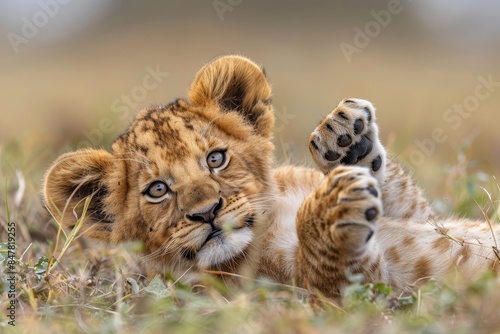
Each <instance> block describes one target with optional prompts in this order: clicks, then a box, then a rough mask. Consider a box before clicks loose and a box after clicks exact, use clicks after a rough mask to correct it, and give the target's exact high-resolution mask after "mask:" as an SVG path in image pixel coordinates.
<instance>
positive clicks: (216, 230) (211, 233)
mask: <svg viewBox="0 0 500 334" xmlns="http://www.w3.org/2000/svg"><path fill="white" fill-rule="evenodd" d="M221 234H222V230H221V229H220V228H218V229H215V230H213V231H212V232H210V234H209V235H208V237H207V240H205V242H204V244H206V243H207V242H208V241H209V240H211V239H213V238H215V237H218V236H219V235H221Z"/></svg>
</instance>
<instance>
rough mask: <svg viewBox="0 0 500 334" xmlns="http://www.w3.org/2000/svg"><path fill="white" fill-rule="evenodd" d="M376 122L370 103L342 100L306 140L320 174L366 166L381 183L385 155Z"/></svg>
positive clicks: (373, 108)
mask: <svg viewBox="0 0 500 334" xmlns="http://www.w3.org/2000/svg"><path fill="white" fill-rule="evenodd" d="M375 121H376V119H375V107H374V106H373V105H372V104H371V102H369V101H366V100H362V99H346V100H342V101H341V102H340V103H339V105H338V106H337V108H335V109H334V110H333V111H332V112H331V113H330V114H329V115H328V116H326V118H325V119H324V120H323V121H322V122H321V123H320V124H319V125H318V126H317V127H316V129H315V130H314V131H313V133H312V134H311V137H310V140H309V151H310V152H311V155H312V157H313V159H314V161H315V162H316V164H317V165H318V167H319V168H320V169H321V170H322V171H323V173H325V174H327V173H328V172H329V171H331V170H332V169H333V168H334V167H336V166H338V165H357V166H364V167H368V168H369V169H370V170H371V172H372V173H373V174H374V175H375V176H376V177H377V179H378V180H379V181H383V179H384V173H385V163H386V152H385V149H384V147H383V146H382V144H381V143H380V140H379V137H378V126H377V124H376V122H375Z"/></svg>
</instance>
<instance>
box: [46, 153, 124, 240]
mask: <svg viewBox="0 0 500 334" xmlns="http://www.w3.org/2000/svg"><path fill="white" fill-rule="evenodd" d="M116 164H117V162H116V159H115V158H114V156H113V155H112V154H111V153H109V152H106V151H104V150H94V149H84V150H79V151H76V152H71V153H67V154H63V155H62V156H61V157H59V159H57V160H56V161H55V162H54V164H53V165H52V167H51V168H50V169H49V170H48V171H47V174H46V175H45V182H44V193H43V196H44V201H45V204H46V206H47V208H48V209H49V211H50V212H51V213H52V215H53V216H54V217H55V219H56V220H57V221H58V222H60V223H62V224H64V225H66V226H70V227H73V226H74V225H75V224H76V222H77V220H78V219H79V218H80V217H82V215H84V217H85V219H84V221H83V225H82V227H81V230H80V231H81V232H83V233H84V234H86V235H88V236H90V237H93V238H96V239H101V240H105V241H113V240H112V237H111V234H112V231H113V225H114V215H113V213H112V212H110V210H109V209H110V208H109V205H107V202H109V201H107V199H108V197H109V190H110V189H109V186H110V184H111V182H112V179H113V178H116V173H117V170H118V169H119V168H117V167H118V166H116ZM88 196H92V199H91V202H90V205H89V207H88V209H87V211H86V212H85V213H84V212H83V211H84V210H83V209H84V204H85V200H86V198H87V197H88Z"/></svg>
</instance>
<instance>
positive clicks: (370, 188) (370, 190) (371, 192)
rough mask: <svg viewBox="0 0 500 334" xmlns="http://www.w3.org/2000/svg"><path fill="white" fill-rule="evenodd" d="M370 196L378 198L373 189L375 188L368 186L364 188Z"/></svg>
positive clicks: (376, 192)
mask: <svg viewBox="0 0 500 334" xmlns="http://www.w3.org/2000/svg"><path fill="white" fill-rule="evenodd" d="M366 190H368V192H369V193H370V194H372V196H373V197H378V191H377V189H375V187H372V186H369V187H368V188H366Z"/></svg>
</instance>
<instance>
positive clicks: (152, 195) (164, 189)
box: [145, 181, 168, 202]
mask: <svg viewBox="0 0 500 334" xmlns="http://www.w3.org/2000/svg"><path fill="white" fill-rule="evenodd" d="M167 194H168V186H167V185H166V184H165V182H162V181H155V182H153V183H151V184H150V185H149V187H148V189H147V190H146V191H145V195H146V196H147V197H148V198H149V199H150V201H151V202H160V201H161V200H163V198H164V197H165V195H167Z"/></svg>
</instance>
